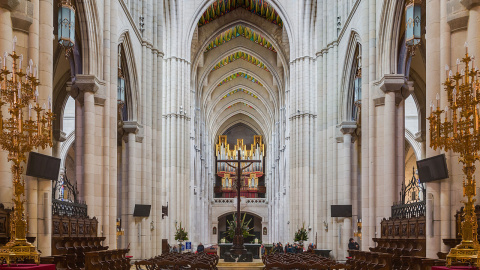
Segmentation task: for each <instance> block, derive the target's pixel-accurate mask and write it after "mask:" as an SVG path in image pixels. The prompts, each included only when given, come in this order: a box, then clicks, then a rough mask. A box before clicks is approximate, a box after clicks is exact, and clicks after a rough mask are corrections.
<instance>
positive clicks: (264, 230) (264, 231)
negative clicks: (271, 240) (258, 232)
mask: <svg viewBox="0 0 480 270" xmlns="http://www.w3.org/2000/svg"><path fill="white" fill-rule="evenodd" d="M263 235H267V227H263Z"/></svg>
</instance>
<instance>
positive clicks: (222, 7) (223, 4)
mask: <svg viewBox="0 0 480 270" xmlns="http://www.w3.org/2000/svg"><path fill="white" fill-rule="evenodd" d="M237 8H244V9H246V10H248V11H250V12H252V13H254V14H256V15H258V16H261V17H263V18H264V19H266V20H267V21H269V22H271V23H274V24H276V25H278V26H280V27H282V26H283V22H282V19H281V18H280V16H279V15H278V13H277V12H276V11H275V9H274V8H273V7H272V6H271V5H269V4H268V3H267V2H266V1H265V0H217V1H215V2H213V4H212V5H210V6H209V7H208V8H207V10H206V11H205V12H204V13H203V15H202V17H201V18H200V20H199V21H198V27H200V26H202V25H205V24H207V23H210V22H211V21H213V20H215V19H217V18H218V17H221V16H223V15H225V14H227V13H229V12H231V11H232V10H235V9H237Z"/></svg>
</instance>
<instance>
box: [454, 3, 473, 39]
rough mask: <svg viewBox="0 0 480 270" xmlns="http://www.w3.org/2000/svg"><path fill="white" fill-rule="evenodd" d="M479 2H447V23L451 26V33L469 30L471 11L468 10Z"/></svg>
mask: <svg viewBox="0 0 480 270" xmlns="http://www.w3.org/2000/svg"><path fill="white" fill-rule="evenodd" d="M468 2H477V1H472V0H463V1H461V0H454V1H447V23H448V25H450V31H451V32H455V31H459V30H463V29H467V26H468V18H469V11H468V9H467V7H468V6H470V4H471V3H468Z"/></svg>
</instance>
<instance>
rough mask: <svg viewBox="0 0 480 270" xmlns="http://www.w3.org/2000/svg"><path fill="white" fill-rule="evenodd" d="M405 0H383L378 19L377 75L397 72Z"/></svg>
mask: <svg viewBox="0 0 480 270" xmlns="http://www.w3.org/2000/svg"><path fill="white" fill-rule="evenodd" d="M404 6H405V0H398V1H397V0H385V1H383V7H382V12H381V16H380V20H379V24H378V25H379V31H378V36H377V40H378V46H377V55H379V56H380V60H379V61H377V63H378V66H377V77H382V76H383V74H394V73H396V72H397V66H398V52H399V44H398V40H399V38H400V34H401V33H400V29H401V25H400V24H401V22H402V15H403V8H404Z"/></svg>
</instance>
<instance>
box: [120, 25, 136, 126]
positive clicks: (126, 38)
mask: <svg viewBox="0 0 480 270" xmlns="http://www.w3.org/2000/svg"><path fill="white" fill-rule="evenodd" d="M118 44H119V47H120V48H121V50H122V52H121V53H120V55H121V57H122V58H121V64H122V71H123V73H124V76H125V77H126V78H125V83H126V85H125V86H126V87H125V88H126V89H125V102H126V107H127V119H126V120H128V121H135V120H137V119H138V115H139V106H138V100H139V89H140V88H139V85H138V73H137V67H136V63H135V55H134V51H133V47H132V42H131V38H130V33H129V32H128V31H125V32H123V33H122V34H121V35H120V38H119V40H118Z"/></svg>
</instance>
